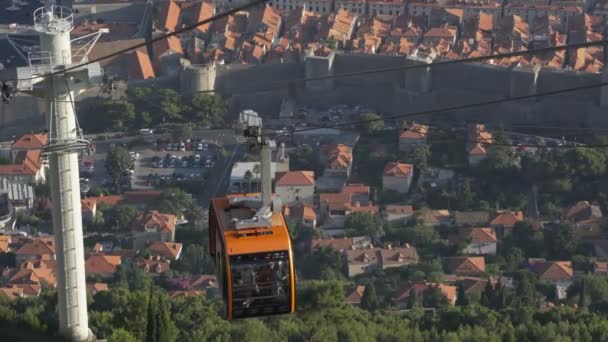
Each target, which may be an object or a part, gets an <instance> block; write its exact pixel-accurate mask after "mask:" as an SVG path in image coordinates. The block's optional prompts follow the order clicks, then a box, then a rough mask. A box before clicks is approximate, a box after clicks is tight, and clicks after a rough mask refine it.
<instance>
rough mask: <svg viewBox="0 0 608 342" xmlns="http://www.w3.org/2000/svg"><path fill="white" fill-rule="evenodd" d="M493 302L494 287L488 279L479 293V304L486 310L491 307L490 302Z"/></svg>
mask: <svg viewBox="0 0 608 342" xmlns="http://www.w3.org/2000/svg"><path fill="white" fill-rule="evenodd" d="M493 300H494V286H492V282H491V281H490V279H488V281H487V282H486V286H485V287H484V289H483V291H482V292H481V299H480V301H479V303H480V304H481V305H483V306H485V307H487V308H491V307H492V301H493Z"/></svg>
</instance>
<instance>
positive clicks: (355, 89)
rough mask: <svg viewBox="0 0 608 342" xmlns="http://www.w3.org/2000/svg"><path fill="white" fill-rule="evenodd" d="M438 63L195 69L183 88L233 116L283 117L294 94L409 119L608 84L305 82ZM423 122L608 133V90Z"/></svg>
mask: <svg viewBox="0 0 608 342" xmlns="http://www.w3.org/2000/svg"><path fill="white" fill-rule="evenodd" d="M435 61H437V59H435ZM432 63H433V59H431V58H426V59H412V58H404V57H400V56H378V55H364V54H348V53H337V54H330V55H329V56H327V57H319V56H315V57H306V58H304V61H302V62H298V63H270V64H262V65H247V64H235V65H215V66H214V67H210V66H188V69H198V70H188V71H187V72H182V75H180V86H181V88H182V91H183V92H184V93H190V92H192V91H195V90H215V91H216V92H217V93H218V94H220V95H222V96H223V97H225V98H227V99H229V104H230V106H231V107H232V109H233V111H237V110H240V109H244V108H251V109H254V110H256V111H258V112H262V113H268V114H276V115H277V117H278V113H279V110H280V106H281V100H282V99H283V98H285V97H287V96H288V94H291V95H292V96H293V95H294V94H295V99H296V101H297V103H298V104H299V105H334V104H348V105H353V106H354V105H364V106H368V107H371V108H375V109H377V110H378V111H382V112H387V113H391V114H404V113H416V112H422V111H428V110H433V109H438V108H445V107H451V106H459V105H466V104H470V103H477V102H483V101H492V100H496V99H503V98H507V97H516V96H525V95H531V94H536V93H544V92H550V91H554V90H559V89H564V88H572V87H577V86H585V85H592V84H597V83H599V82H602V80H603V82H608V74H606V73H605V74H588V73H580V72H573V71H565V70H555V69H548V68H539V67H524V68H512V69H508V68H502V67H497V66H492V65H486V64H464V63H460V64H453V65H446V66H438V67H434V68H417V69H411V70H390V71H387V72H383V73H370V74H364V75H358V76H349V77H340V78H335V79H324V80H316V81H308V82H304V81H302V80H303V79H305V78H311V77H313V78H314V77H323V76H329V75H340V74H345V73H353V72H360V71H365V70H373V69H391V68H393V69H398V68H400V67H403V66H408V65H416V64H432ZM186 79H187V80H186ZM290 90H291V91H290ZM294 90H295V91H294ZM424 119H425V121H433V122H448V123H452V122H459V121H475V120H483V121H485V122H490V123H501V124H504V125H506V126H508V125H510V124H546V125H568V126H575V127H603V128H605V127H608V87H607V86H604V87H602V88H600V87H597V88H591V89H586V90H581V91H577V92H570V93H565V94H559V95H554V96H547V97H542V98H533V99H526V100H519V101H512V102H504V103H500V104H494V105H486V106H483V107H477V108H472V109H463V110H457V111H452V112H449V113H447V112H442V113H439V114H433V115H426V116H425V117H424Z"/></svg>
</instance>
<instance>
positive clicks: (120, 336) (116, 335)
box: [108, 328, 137, 342]
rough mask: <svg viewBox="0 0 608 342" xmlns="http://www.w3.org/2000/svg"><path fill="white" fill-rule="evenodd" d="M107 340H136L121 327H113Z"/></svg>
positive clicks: (122, 341) (128, 341)
mask: <svg viewBox="0 0 608 342" xmlns="http://www.w3.org/2000/svg"><path fill="white" fill-rule="evenodd" d="M108 342H137V339H136V338H135V336H133V335H131V333H130V332H128V331H127V330H125V329H123V328H118V329H114V331H112V335H110V336H109V337H108Z"/></svg>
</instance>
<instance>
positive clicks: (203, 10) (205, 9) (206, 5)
mask: <svg viewBox="0 0 608 342" xmlns="http://www.w3.org/2000/svg"><path fill="white" fill-rule="evenodd" d="M214 13H215V5H214V4H213V3H211V2H208V1H202V2H201V4H200V5H199V8H198V20H197V21H198V22H201V21H203V20H207V19H209V18H211V17H212V16H213V14H214ZM209 28H211V23H207V24H204V25H200V26H198V27H197V28H196V29H197V30H199V31H200V32H208V31H209Z"/></svg>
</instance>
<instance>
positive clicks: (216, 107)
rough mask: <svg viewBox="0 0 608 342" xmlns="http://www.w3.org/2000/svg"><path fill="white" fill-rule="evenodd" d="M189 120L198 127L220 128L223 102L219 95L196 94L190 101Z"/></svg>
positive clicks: (222, 119)
mask: <svg viewBox="0 0 608 342" xmlns="http://www.w3.org/2000/svg"><path fill="white" fill-rule="evenodd" d="M191 106H192V114H191V116H190V119H191V120H192V121H193V122H196V123H198V124H200V125H209V126H211V127H221V126H222V124H223V122H224V102H223V101H222V98H221V97H220V96H219V95H209V94H197V95H195V96H194V97H192V101H191Z"/></svg>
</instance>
